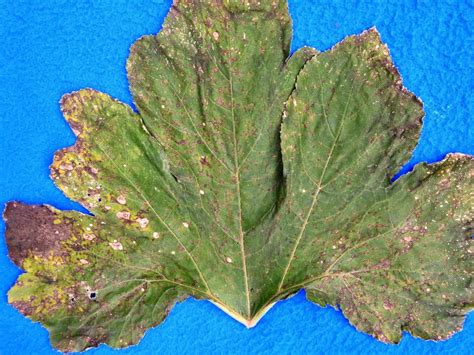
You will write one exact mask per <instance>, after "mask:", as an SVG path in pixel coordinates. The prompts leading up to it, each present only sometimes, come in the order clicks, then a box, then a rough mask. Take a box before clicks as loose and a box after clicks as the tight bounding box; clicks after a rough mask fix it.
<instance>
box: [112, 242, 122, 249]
mask: <svg viewBox="0 0 474 355" xmlns="http://www.w3.org/2000/svg"><path fill="white" fill-rule="evenodd" d="M109 245H110V247H111V248H112V249H113V250H123V245H122V243H120V242H118V241H117V240H114V241H113V242H110V243H109Z"/></svg>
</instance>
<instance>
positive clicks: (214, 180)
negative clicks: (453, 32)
mask: <svg viewBox="0 0 474 355" xmlns="http://www.w3.org/2000/svg"><path fill="white" fill-rule="evenodd" d="M290 39H291V19H290V17H289V14H288V8H287V3H286V1H282V0H280V1H269V0H260V1H242V0H228V1H224V0H212V1H211V0H206V1H196V0H178V1H175V3H174V4H173V6H172V8H171V10H170V12H169V14H168V16H167V18H166V20H165V23H164V25H163V28H162V30H161V31H160V33H159V34H157V35H155V36H152V35H150V36H144V37H142V38H140V39H139V40H138V41H137V42H136V43H135V44H134V45H133V46H132V48H131V50H130V57H129V59H128V62H127V72H128V77H129V82H130V90H131V92H132V95H133V98H134V102H135V104H136V107H137V112H134V111H133V110H132V109H131V108H130V107H129V106H128V105H126V104H123V103H121V102H119V101H117V100H114V99H113V98H111V97H110V96H108V95H106V94H104V93H100V92H97V91H95V90H92V89H84V90H80V91H77V92H73V93H71V94H67V95H65V96H64V97H63V98H62V100H61V108H62V111H63V114H64V117H65V118H66V120H67V121H68V123H69V125H70V126H71V128H72V130H73V131H74V133H75V134H76V136H77V141H76V143H75V144H74V145H73V146H71V147H68V148H65V149H62V150H60V151H58V152H56V154H55V156H54V161H53V163H52V165H51V177H52V179H53V180H54V182H55V183H56V185H57V186H58V187H59V188H60V189H61V190H62V191H63V192H64V193H65V194H66V195H67V196H68V197H69V198H71V199H72V200H74V201H78V202H79V203H80V204H81V205H82V206H84V207H85V208H86V209H87V210H89V211H90V212H91V215H87V214H83V213H80V212H76V211H60V210H57V209H55V208H53V207H51V206H48V205H26V204H23V203H21V202H10V203H8V204H7V206H6V209H5V212H4V219H5V221H6V224H7V231H6V240H7V244H8V247H9V253H10V257H11V259H12V260H13V261H14V262H15V263H16V264H17V265H18V266H20V267H21V268H22V269H23V270H25V273H24V274H22V275H21V276H20V277H19V278H18V280H17V282H16V284H15V285H14V287H13V288H12V289H11V290H10V292H9V294H8V298H9V302H10V303H11V304H12V305H13V306H15V307H16V308H17V309H18V310H19V311H20V312H21V313H23V314H24V315H25V316H27V317H29V318H31V319H33V320H34V321H38V322H41V323H42V324H43V325H44V326H45V327H46V328H47V329H48V330H49V332H50V336H51V342H52V344H53V346H54V347H56V348H57V349H59V350H62V351H81V350H84V349H87V348H90V347H95V346H98V345H99V344H101V343H107V344H109V345H110V346H112V347H117V348H119V347H126V346H129V345H131V344H135V343H137V342H138V341H139V340H140V339H141V338H142V336H143V335H144V332H145V331H146V330H147V329H149V328H151V327H154V326H156V325H158V324H160V323H161V322H162V321H163V320H164V319H165V317H166V315H167V314H168V312H169V310H170V309H171V307H172V306H173V305H174V304H175V303H176V302H178V301H180V300H184V299H186V298H187V297H195V298H197V299H207V300H210V301H211V302H213V303H214V304H216V305H217V306H218V307H220V308H221V309H222V310H224V311H225V312H226V313H228V314H229V315H230V316H232V317H234V318H235V319H237V320H238V321H240V322H242V323H243V324H245V325H246V326H248V327H251V326H254V325H255V324H256V323H257V322H258V320H259V319H260V318H261V317H262V316H263V315H264V314H265V312H266V311H267V310H268V309H269V308H270V307H271V306H272V305H273V304H274V303H275V302H277V301H279V300H282V299H285V298H287V297H289V296H291V295H293V294H294V293H296V292H297V291H298V290H300V289H301V288H305V289H306V292H307V298H308V299H309V300H310V301H312V302H315V303H317V304H319V305H322V306H326V305H331V306H333V307H337V308H340V309H341V310H342V312H343V313H344V315H345V316H346V317H347V318H348V319H349V321H350V322H351V324H353V325H354V326H355V327H356V328H357V329H359V330H360V331H363V332H366V333H368V334H371V335H373V336H375V337H376V338H377V339H379V340H381V341H384V342H389V343H396V342H398V341H399V340H400V339H401V336H402V331H408V332H410V333H412V334H413V335H414V336H417V337H421V338H425V339H434V340H440V339H446V338H449V337H450V336H451V335H452V334H454V333H455V332H456V331H459V330H460V329H461V328H462V324H463V321H464V318H465V315H466V314H467V312H468V311H469V310H470V309H471V308H472V305H473V303H474V296H473V287H472V276H473V271H474V268H473V258H472V253H473V251H474V248H473V242H472V233H473V217H474V204H473V202H474V188H473V181H472V179H473V176H474V161H473V158H472V157H471V156H467V155H463V154H449V155H448V156H447V157H446V158H445V159H444V160H442V161H441V162H439V163H435V164H425V163H422V164H418V165H417V166H416V167H415V168H414V169H413V171H412V172H410V173H408V174H406V175H404V176H402V177H401V178H399V179H398V180H396V181H395V182H392V178H393V176H394V175H395V174H396V173H397V172H398V171H399V170H400V168H401V167H402V166H403V164H404V163H406V162H407V161H408V159H409V158H410V155H411V152H412V151H413V149H414V147H415V145H416V143H417V141H418V137H419V133H420V129H421V122H422V118H423V116H424V113H423V108H422V103H421V101H420V100H419V99H418V98H417V97H415V96H414V95H413V94H411V93H410V92H408V91H407V90H406V89H405V88H404V87H403V85H402V82H401V77H400V75H399V73H398V71H397V69H396V68H395V67H394V65H393V63H392V60H391V58H390V54H389V52H388V48H387V46H386V45H385V44H383V43H382V42H381V39H380V36H379V34H378V33H377V31H376V30H375V29H370V30H367V31H365V32H363V33H362V34H359V35H356V36H350V37H347V38H346V39H345V40H343V41H342V42H340V43H339V44H337V45H336V46H334V47H333V48H331V49H330V50H328V51H326V52H322V53H318V52H317V51H316V50H314V49H311V48H302V49H300V50H298V51H296V52H295V53H294V54H292V55H291V56H290Z"/></svg>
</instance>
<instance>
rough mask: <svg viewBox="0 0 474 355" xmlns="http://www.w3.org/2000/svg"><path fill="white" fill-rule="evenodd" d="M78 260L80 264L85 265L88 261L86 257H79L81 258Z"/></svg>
mask: <svg viewBox="0 0 474 355" xmlns="http://www.w3.org/2000/svg"><path fill="white" fill-rule="evenodd" d="M79 262H80V263H81V264H82V265H87V264H89V262H88V261H87V260H86V259H81V260H79Z"/></svg>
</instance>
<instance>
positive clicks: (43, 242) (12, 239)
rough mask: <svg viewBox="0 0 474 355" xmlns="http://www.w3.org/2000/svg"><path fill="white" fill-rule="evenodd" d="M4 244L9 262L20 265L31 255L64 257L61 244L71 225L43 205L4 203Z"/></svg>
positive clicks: (69, 232)
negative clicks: (5, 204) (5, 226)
mask: <svg viewBox="0 0 474 355" xmlns="http://www.w3.org/2000/svg"><path fill="white" fill-rule="evenodd" d="M3 217H4V219H5V222H6V225H7V229H6V233H5V236H6V241H7V245H8V250H9V256H10V258H11V259H12V261H13V262H14V263H15V264H16V265H18V266H20V267H21V266H22V264H23V261H24V260H25V259H26V258H27V257H28V256H29V255H30V254H33V255H36V256H40V257H48V256H50V255H55V256H64V254H65V250H64V248H63V247H62V241H64V240H66V239H68V238H70V236H71V224H70V223H69V220H68V219H67V218H63V217H61V216H59V215H58V214H56V213H55V212H54V211H53V210H51V209H50V208H49V207H47V206H44V205H25V204H23V203H19V202H10V203H8V204H7V207H6V209H5V212H4V214H3Z"/></svg>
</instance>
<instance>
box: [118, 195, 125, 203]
mask: <svg viewBox="0 0 474 355" xmlns="http://www.w3.org/2000/svg"><path fill="white" fill-rule="evenodd" d="M117 202H118V203H120V204H121V205H125V204H126V203H127V199H126V198H125V196H124V195H120V196H119V197H117Z"/></svg>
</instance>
